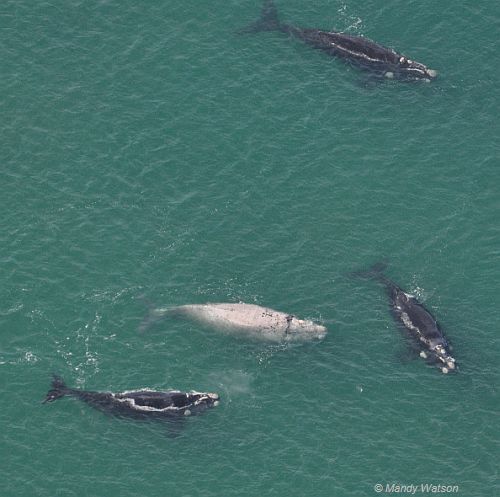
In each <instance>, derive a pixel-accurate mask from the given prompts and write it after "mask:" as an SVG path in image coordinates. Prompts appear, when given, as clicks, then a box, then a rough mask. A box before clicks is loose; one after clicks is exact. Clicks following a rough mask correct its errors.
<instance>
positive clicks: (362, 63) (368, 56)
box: [239, 0, 437, 81]
mask: <svg viewBox="0 0 500 497" xmlns="http://www.w3.org/2000/svg"><path fill="white" fill-rule="evenodd" d="M259 31H281V32H283V33H286V34H288V35H289V36H292V37H294V38H297V39H299V40H301V41H303V42H304V43H307V44H308V45H311V46H312V47H314V48H318V49H320V50H323V51H324V52H326V53H328V54H329V55H331V56H334V57H339V58H341V59H342V60H344V61H345V62H348V63H351V64H353V65H355V66H357V67H359V68H361V69H365V70H369V71H370V72H371V73H374V74H375V75H377V76H382V77H386V78H390V79H392V78H396V79H399V80H424V81H431V80H432V79H434V78H435V77H436V76H437V72H436V71H434V70H432V69H429V68H427V67H426V66H425V65H424V64H421V63H419V62H415V61H413V60H411V59H409V58H408V57H406V56H404V55H402V54H400V53H398V52H396V51H394V50H393V49H391V48H387V47H384V46H383V45H379V44H378V43H375V42H374V41H371V40H369V39H368V38H364V37H363V36H352V35H348V34H345V33H338V32H335V31H331V32H329V31H323V30H321V29H310V28H299V27H296V26H292V25H289V24H283V23H281V22H280V21H279V19H278V13H277V10H276V6H275V5H274V2H273V0H265V1H264V5H263V7H262V11H261V17H260V19H259V20H258V21H256V22H254V23H253V24H251V25H250V26H248V27H247V28H244V29H242V30H240V31H239V32H240V33H256V32H259Z"/></svg>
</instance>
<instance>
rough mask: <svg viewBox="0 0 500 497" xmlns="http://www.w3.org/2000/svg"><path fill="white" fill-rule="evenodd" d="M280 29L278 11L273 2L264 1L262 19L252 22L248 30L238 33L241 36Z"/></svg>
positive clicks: (243, 29) (270, 0) (269, 0)
mask: <svg viewBox="0 0 500 497" xmlns="http://www.w3.org/2000/svg"><path fill="white" fill-rule="evenodd" d="M279 29H280V22H279V19H278V10H277V9H276V5H274V2H273V0H264V4H263V5H262V10H261V12H260V18H259V19H257V21H255V22H252V23H251V24H249V25H248V26H247V27H246V28H242V29H240V30H239V31H238V33H239V34H247V33H259V32H260V31H277V30H279Z"/></svg>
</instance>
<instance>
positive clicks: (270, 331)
mask: <svg viewBox="0 0 500 497" xmlns="http://www.w3.org/2000/svg"><path fill="white" fill-rule="evenodd" d="M168 315H170V316H175V317H180V318H185V319H188V320H191V321H194V322H197V323H199V324H200V325H202V326H205V327H208V328H212V329H215V330H217V331H220V332H223V333H227V334H233V335H242V336H247V337H252V338H256V339H260V340H265V341H272V342H281V341H307V340H315V339H322V338H324V336H325V335H326V332H327V330H326V328H325V327H324V326H322V325H320V324H316V323H314V322H313V321H309V320H306V319H299V318H297V317H296V316H294V315H292V314H286V313H284V312H280V311H275V310H273V309H269V308H267V307H261V306H259V305H255V304H244V303H239V304H229V303H213V304H212V303H209V304H188V305H180V306H177V307H169V308H166V309H152V310H151V311H150V313H149V315H148V316H147V317H146V319H145V320H144V321H143V322H142V324H141V325H140V327H139V329H140V330H141V331H144V330H146V329H147V328H148V327H149V326H150V325H151V324H152V323H154V322H155V321H157V320H159V319H161V318H163V317H165V316H168Z"/></svg>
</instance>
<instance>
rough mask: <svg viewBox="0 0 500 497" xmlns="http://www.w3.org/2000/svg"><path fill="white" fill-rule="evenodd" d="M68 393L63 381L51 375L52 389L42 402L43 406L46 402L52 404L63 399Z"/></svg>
mask: <svg viewBox="0 0 500 497" xmlns="http://www.w3.org/2000/svg"><path fill="white" fill-rule="evenodd" d="M69 392H70V389H69V388H68V387H67V386H66V384H65V383H64V380H63V379H62V378H61V377H60V376H58V375H56V374H55V375H52V388H51V389H50V390H49V391H48V392H47V396H46V397H45V399H44V400H43V402H42V403H43V404H45V403H46V402H53V401H54V400H56V399H60V398H61V397H64V396H65V395H66V394H68V393H69Z"/></svg>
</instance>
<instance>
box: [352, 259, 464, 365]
mask: <svg viewBox="0 0 500 497" xmlns="http://www.w3.org/2000/svg"><path fill="white" fill-rule="evenodd" d="M355 274H356V275H357V276H362V277H370V278H373V279H376V280H377V281H379V282H380V283H382V284H383V285H384V287H385V289H386V292H387V295H388V296H389V300H390V303H391V311H392V314H393V316H394V318H395V320H396V321H397V322H398V323H399V324H401V325H402V326H403V327H404V328H405V329H406V330H407V331H408V333H409V335H410V336H411V337H412V338H413V340H414V343H415V345H416V346H417V347H418V348H419V350H420V357H422V358H424V359H427V361H428V362H429V363H431V364H435V365H437V366H438V367H439V368H440V369H441V371H442V372H443V373H448V372H449V371H450V370H454V369H456V362H455V359H454V358H453V357H452V355H451V352H450V346H449V344H448V341H447V340H446V338H445V337H444V335H443V333H442V331H441V329H440V327H439V324H438V323H437V321H436V320H435V318H434V317H433V316H432V314H431V313H430V312H429V311H428V310H427V309H426V308H425V307H424V306H423V305H422V304H421V303H420V302H419V301H418V300H417V299H416V298H415V297H414V296H412V295H410V294H408V293H406V292H405V291H404V290H402V289H401V288H400V287H399V286H398V285H396V283H394V282H393V281H391V280H390V279H389V278H387V277H386V276H385V275H384V273H383V266H382V265H381V264H377V265H375V266H373V267H372V268H371V269H370V270H369V271H364V272H358V273H355Z"/></svg>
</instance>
